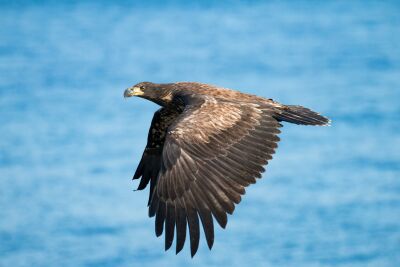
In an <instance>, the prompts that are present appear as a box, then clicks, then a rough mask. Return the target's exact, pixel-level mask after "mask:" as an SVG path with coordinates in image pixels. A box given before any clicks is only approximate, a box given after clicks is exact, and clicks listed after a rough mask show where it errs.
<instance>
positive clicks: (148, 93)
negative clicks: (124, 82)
mask: <svg viewBox="0 0 400 267" xmlns="http://www.w3.org/2000/svg"><path fill="white" fill-rule="evenodd" d="M131 96H138V97H142V98H146V99H148V100H150V101H153V102H155V103H157V104H159V105H165V104H166V103H167V102H169V101H171V100H172V94H171V90H170V86H169V84H157V83H151V82H141V83H138V84H135V85H134V86H132V87H129V88H128V89H126V90H125V91H124V97H131Z"/></svg>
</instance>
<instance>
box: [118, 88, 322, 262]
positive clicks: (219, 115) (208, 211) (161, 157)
mask: <svg viewBox="0 0 400 267" xmlns="http://www.w3.org/2000/svg"><path fill="white" fill-rule="evenodd" d="M124 96H125V97H130V96H139V97H142V98H145V99H148V100H150V101H153V102H155V103H157V104H159V105H161V108H160V109H159V110H158V111H156V113H155V114H154V117H153V120H152V122H151V127H150V131H149V135H148V140H147V146H146V148H145V151H144V153H143V156H142V159H141V161H140V163H139V166H138V168H137V170H136V173H135V175H134V176H133V179H138V178H140V177H141V180H140V183H139V186H138V189H139V190H142V189H144V188H145V187H146V186H147V185H148V183H149V182H150V194H149V201H148V206H149V216H150V217H154V216H155V232H156V235H157V236H160V235H161V234H162V233H163V231H165V249H166V250H167V249H169V248H170V247H171V245H172V242H173V239H174V235H175V231H176V253H178V252H179V251H181V250H182V248H183V246H184V243H185V239H186V230H187V229H186V227H187V226H188V228H189V237H190V248H191V255H192V257H193V256H194V254H195V253H196V251H197V249H198V245H199V238H200V229H199V228H200V222H201V224H202V225H203V230H204V234H205V237H206V241H207V244H208V247H209V248H210V249H211V248H212V246H213V243H214V225H213V218H215V220H216V221H217V222H218V224H219V225H220V226H221V227H222V228H225V226H226V224H227V214H232V213H233V211H234V209H235V204H238V203H239V202H240V200H241V195H243V194H244V193H245V187H246V186H248V185H250V184H253V183H255V182H256V178H260V177H261V173H262V172H264V167H263V166H264V165H266V164H267V163H268V161H269V160H270V159H272V154H274V152H275V149H276V148H277V142H278V141H279V137H278V134H279V133H280V130H279V128H280V127H281V126H282V125H281V124H280V122H281V121H287V122H291V123H295V124H303V125H327V124H329V120H328V119H327V118H325V117H323V116H321V115H319V114H318V113H316V112H314V111H311V110H309V109H307V108H304V107H301V106H290V105H282V104H279V103H277V102H274V101H273V100H271V99H265V98H262V97H258V96H254V95H249V94H243V93H240V92H238V91H234V90H229V89H224V88H219V87H215V86H212V85H207V84H201V83H194V82H179V83H168V84H155V83H149V82H143V83H139V84H137V85H135V86H133V87H131V88H128V89H126V90H125V92H124Z"/></svg>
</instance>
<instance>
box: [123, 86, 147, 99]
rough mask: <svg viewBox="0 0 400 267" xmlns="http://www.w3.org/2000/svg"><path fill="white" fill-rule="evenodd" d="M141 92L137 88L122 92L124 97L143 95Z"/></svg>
mask: <svg viewBox="0 0 400 267" xmlns="http://www.w3.org/2000/svg"><path fill="white" fill-rule="evenodd" d="M143 94H144V93H143V91H142V90H141V89H140V88H139V87H130V88H128V89H126V90H125V91H124V97H125V98H126V97H131V96H139V95H143Z"/></svg>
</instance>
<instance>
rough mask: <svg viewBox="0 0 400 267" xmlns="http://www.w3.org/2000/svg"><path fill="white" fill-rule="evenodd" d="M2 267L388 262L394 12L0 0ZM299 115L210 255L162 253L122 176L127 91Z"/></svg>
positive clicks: (297, 5)
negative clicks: (303, 122) (219, 98)
mask: <svg viewBox="0 0 400 267" xmlns="http://www.w3.org/2000/svg"><path fill="white" fill-rule="evenodd" d="M0 5H1V6H0V137H1V138H0V266H188V265H190V266H300V267H302V266H400V124H399V122H400V4H399V1H329V2H328V1H296V2H295V1H280V2H275V1H273V2H267V3H265V2H263V1H246V2H241V1H233V2H230V3H228V2H219V3H217V2H216V1H215V2H214V1H203V2H200V1H197V2H190V3H189V2H188V1H183V0H182V1H167V3H164V2H161V1H160V2H157V1H152V2H148V3H146V4H139V3H129V2H128V1H125V2H111V1H65V2H63V1H46V0H42V1H35V2H33V1H32V2H28V1H13V2H4V1H2V2H1V3H0ZM146 80H147V81H155V82H172V81H201V82H206V83H212V84H217V85H221V86H224V87H230V88H235V89H239V90H242V91H244V92H248V93H252V94H258V95H260V96H264V97H268V98H273V99H275V100H277V101H280V102H282V103H286V104H301V105H304V106H307V107H310V108H312V109H315V110H317V111H319V112H321V113H323V114H325V115H327V116H329V117H330V118H331V119H332V120H333V123H332V126H331V127H320V128H315V127H301V126H295V125H289V124H285V127H284V128H283V133H282V135H281V139H282V141H281V142H280V146H279V149H278V151H277V154H276V155H275V158H274V160H272V161H271V162H270V164H269V165H268V168H267V172H266V173H265V175H264V177H263V179H261V180H259V181H258V182H257V184H256V185H253V186H251V187H250V188H249V189H248V190H247V193H246V195H245V197H244V198H243V201H242V203H241V204H240V205H238V206H237V208H236V210H235V213H234V215H233V216H230V217H229V222H228V226H227V229H226V230H221V229H219V228H218V229H217V230H216V242H215V245H214V248H213V250H212V251H211V252H210V251H208V248H207V247H206V245H205V242H204V237H203V236H202V237H201V238H202V239H201V245H200V249H199V252H198V254H197V255H196V256H195V257H194V259H191V258H190V253H189V250H188V244H186V246H185V249H184V251H183V252H182V253H180V254H178V255H175V253H174V251H173V250H171V251H168V252H164V249H163V246H164V240H163V239H162V238H156V237H155V235H154V222H153V219H149V218H148V217H147V208H146V204H147V203H146V202H147V194H148V192H147V191H143V192H133V189H135V188H136V187H137V182H132V181H131V180H130V178H131V176H132V174H133V172H134V170H135V168H136V166H137V163H138V161H139V159H140V156H141V154H142V151H143V148H144V145H145V141H146V135H147V130H148V127H149V124H150V120H151V117H152V114H153V112H154V111H155V110H156V108H157V107H156V106H155V105H154V104H152V103H150V102H146V101H144V100H141V99H129V100H127V101H125V100H124V99H123V97H122V93H123V90H124V89H125V88H126V87H128V86H130V85H133V84H135V83H137V82H139V81H146Z"/></svg>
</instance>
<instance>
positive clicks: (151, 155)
mask: <svg viewBox="0 0 400 267" xmlns="http://www.w3.org/2000/svg"><path fill="white" fill-rule="evenodd" d="M178 115H179V113H178V111H176V110H171V109H165V108H160V109H159V110H157V111H156V112H155V113H154V116H153V120H152V121H151V125H150V130H149V134H148V136H147V145H146V148H145V149H144V152H143V155H142V159H141V160H140V163H139V165H138V167H137V169H136V172H135V174H134V176H133V179H139V178H140V177H142V178H141V179H140V183H139V186H138V188H137V190H143V189H144V188H146V186H147V185H148V183H149V182H150V193H149V202H148V204H150V200H151V198H152V194H153V191H154V187H155V185H156V183H157V177H158V173H159V172H160V169H161V159H162V149H163V146H164V141H165V137H166V134H167V129H168V127H169V126H170V125H171V123H172V122H173V121H174V120H175V119H176V118H177V116H178Z"/></svg>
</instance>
